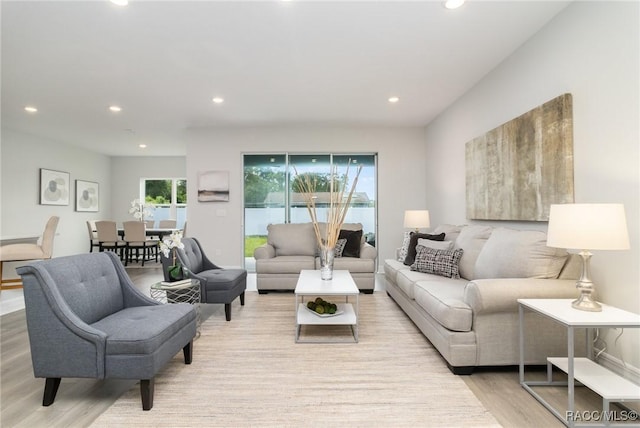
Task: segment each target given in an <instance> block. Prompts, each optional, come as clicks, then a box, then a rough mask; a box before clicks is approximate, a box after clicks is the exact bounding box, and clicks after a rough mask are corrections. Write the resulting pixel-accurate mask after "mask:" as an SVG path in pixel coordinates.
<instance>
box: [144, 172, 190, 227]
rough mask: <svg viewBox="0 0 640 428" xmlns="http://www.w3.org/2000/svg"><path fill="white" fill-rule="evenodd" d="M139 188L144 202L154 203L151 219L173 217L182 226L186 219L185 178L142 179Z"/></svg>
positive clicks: (156, 221)
mask: <svg viewBox="0 0 640 428" xmlns="http://www.w3.org/2000/svg"><path fill="white" fill-rule="evenodd" d="M141 188H142V189H141V190H142V194H143V199H144V201H145V203H148V204H154V205H155V207H156V208H155V210H153V220H154V221H155V223H156V224H155V225H156V226H157V225H158V222H159V221H160V220H167V219H175V220H176V227H178V228H182V227H183V226H184V222H185V221H186V220H187V180H185V179H184V178H154V179H149V178H145V179H142V182H141Z"/></svg>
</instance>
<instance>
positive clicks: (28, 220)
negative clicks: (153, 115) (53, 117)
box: [0, 129, 111, 275]
mask: <svg viewBox="0 0 640 428" xmlns="http://www.w3.org/2000/svg"><path fill="white" fill-rule="evenodd" d="M0 153H1V156H2V174H1V175H2V195H1V197H2V199H1V200H2V211H1V212H2V220H1V223H0V224H1V226H0V227H1V234H2V235H3V236H6V235H23V234H32V233H33V234H38V235H41V234H42V232H43V231H44V226H45V223H46V222H47V220H48V219H49V217H51V216H52V215H57V216H59V217H60V222H59V224H58V229H57V234H56V238H55V240H54V245H53V256H54V257H60V256H65V255H70V254H78V253H83V252H87V251H89V237H88V234H87V225H86V221H87V220H90V219H95V218H102V217H108V216H110V215H111V213H110V210H109V199H110V196H111V183H110V181H111V177H110V169H109V163H110V162H109V157H108V156H105V155H100V154H97V153H95V152H90V151H87V150H83V149H79V148H77V147H75V146H71V145H67V144H62V143H59V142H55V141H50V140H45V139H42V138H38V137H33V136H30V135H26V134H22V133H17V132H12V131H10V130H5V129H3V130H2V150H1V151H0ZM40 168H46V169H53V170H57V171H64V172H68V173H69V174H70V180H71V183H70V187H71V189H70V197H69V199H70V201H69V205H65V206H53V205H40V204H39V194H40ZM75 180H86V181H94V182H97V183H99V185H100V205H99V206H100V211H99V212H97V213H86V212H76V211H75ZM7 275H13V272H7Z"/></svg>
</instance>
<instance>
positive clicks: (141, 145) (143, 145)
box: [138, 144, 147, 149]
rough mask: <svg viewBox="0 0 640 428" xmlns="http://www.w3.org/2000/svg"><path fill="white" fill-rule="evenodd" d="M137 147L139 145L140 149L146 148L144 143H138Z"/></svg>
mask: <svg viewBox="0 0 640 428" xmlns="http://www.w3.org/2000/svg"><path fill="white" fill-rule="evenodd" d="M138 147H140V148H141V149H146V148H147V145H146V144H138Z"/></svg>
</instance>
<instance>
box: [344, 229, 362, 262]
mask: <svg viewBox="0 0 640 428" xmlns="http://www.w3.org/2000/svg"><path fill="white" fill-rule="evenodd" d="M338 239H346V240H347V243H346V245H345V246H344V250H343V251H342V257H360V247H361V246H362V229H360V230H347V229H341V230H340V235H339V236H338Z"/></svg>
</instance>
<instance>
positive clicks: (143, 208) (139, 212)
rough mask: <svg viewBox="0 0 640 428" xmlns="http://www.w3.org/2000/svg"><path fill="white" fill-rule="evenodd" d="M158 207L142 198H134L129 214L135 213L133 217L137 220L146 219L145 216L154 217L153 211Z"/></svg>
mask: <svg viewBox="0 0 640 428" xmlns="http://www.w3.org/2000/svg"><path fill="white" fill-rule="evenodd" d="M155 208H156V207H155V205H153V204H149V203H144V202H143V201H141V200H140V199H134V200H133V201H131V208H129V214H133V217H134V218H135V219H137V220H140V221H144V220H145V218H147V219H149V218H153V211H152V210H154V209H155Z"/></svg>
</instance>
